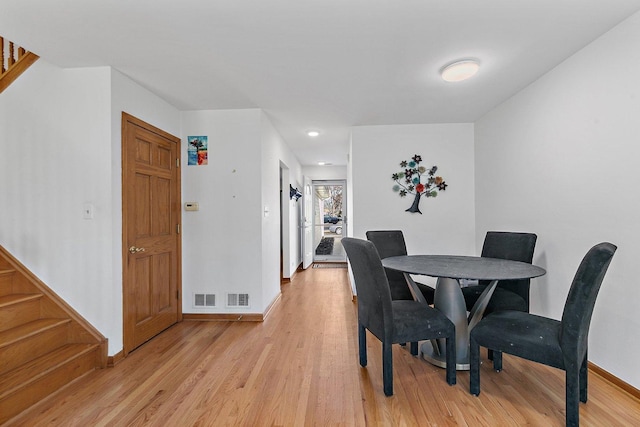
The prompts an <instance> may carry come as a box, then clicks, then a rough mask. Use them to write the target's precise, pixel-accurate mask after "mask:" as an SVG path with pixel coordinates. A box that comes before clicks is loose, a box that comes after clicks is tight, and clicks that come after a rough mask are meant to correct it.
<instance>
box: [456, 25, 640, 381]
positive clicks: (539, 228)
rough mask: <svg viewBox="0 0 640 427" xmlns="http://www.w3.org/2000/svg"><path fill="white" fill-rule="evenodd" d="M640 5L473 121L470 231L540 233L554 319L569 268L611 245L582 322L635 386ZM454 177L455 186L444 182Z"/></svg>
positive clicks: (594, 354) (542, 290)
mask: <svg viewBox="0 0 640 427" xmlns="http://www.w3.org/2000/svg"><path fill="white" fill-rule="evenodd" d="M639 47H640V14H635V15H633V16H632V17H631V18H629V19H627V20H626V21H625V22H623V23H622V24H620V25H619V26H617V27H616V28H614V29H613V30H611V31H610V32H609V33H607V34H605V35H604V36H602V37H600V38H599V39H598V40H596V41H595V42H593V43H592V44H590V45H589V46H587V47H586V48H584V49H583V50H582V51H580V52H578V53H577V54H575V55H574V56H573V57H571V58H569V59H567V60H566V61H565V62H564V63H562V64H561V65H560V66H558V67H557V68H556V69H554V70H552V71H551V72H549V73H548V74H547V75H545V76H544V77H543V78H541V79H540V80H538V81H537V82H535V83H534V84H532V85H531V86H529V87H528V88H527V89H525V90H523V91H522V92H521V93H519V94H518V95H517V96H515V97H513V98H512V99H511V100H509V101H508V102H506V103H505V104H503V105H501V106H499V107H498V108H496V109H495V110H494V111H492V112H491V113H490V114H488V115H487V116H486V117H484V118H483V119H481V120H479V121H478V122H477V123H476V126H475V139H476V201H477V204H476V223H477V239H478V242H481V241H482V238H483V236H484V232H485V231H486V230H489V229H510V230H522V231H531V232H535V233H537V234H538V243H537V247H536V252H535V256H534V263H535V264H539V265H541V266H543V267H545V268H546V269H547V275H546V276H544V277H542V278H539V279H534V280H533V281H532V286H531V310H532V312H534V313H538V314H542V315H545V316H550V317H553V318H556V319H559V318H560V317H561V315H562V308H563V306H564V302H565V298H566V295H567V292H568V289H569V286H570V283H571V280H572V278H573V275H574V274H575V271H576V268H577V266H578V264H579V262H580V260H581V259H582V257H583V256H584V254H585V253H586V252H587V250H588V249H589V248H590V247H591V246H593V245H594V244H596V243H599V242H601V241H611V242H612V243H614V244H616V245H618V252H617V253H616V255H615V256H614V259H613V262H612V264H611V267H610V269H609V272H608V273H607V276H606V277H605V281H604V283H603V285H602V289H601V292H600V296H599V298H598V301H597V304H596V307H595V312H594V315H593V320H592V324H591V332H590V347H589V359H590V360H591V361H592V362H593V363H595V364H596V365H598V366H600V367H602V368H603V369H605V370H607V371H609V372H610V373H612V374H613V375H615V376H617V377H619V378H621V379H623V380H624V381H626V382H628V383H630V384H631V385H633V386H634V387H637V388H640V370H638V367H637V360H638V353H640V334H638V332H637V331H638V330H639V329H640V318H638V316H637V314H636V311H637V305H638V301H640V286H638V284H637V274H636V273H637V271H636V269H635V266H636V264H637V263H638V255H639V254H640V221H638V218H639V217H640V199H639V198H638V197H637V194H638V183H639V182H640V181H639V180H638V159H640V145H639V144H638V135H640V80H638V76H639V75H640V49H639ZM452 189H453V186H452Z"/></svg>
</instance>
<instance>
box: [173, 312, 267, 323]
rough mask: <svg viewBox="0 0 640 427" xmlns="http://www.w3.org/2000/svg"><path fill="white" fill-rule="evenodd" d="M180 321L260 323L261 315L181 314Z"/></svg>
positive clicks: (262, 318)
mask: <svg viewBox="0 0 640 427" xmlns="http://www.w3.org/2000/svg"><path fill="white" fill-rule="evenodd" d="M182 320H198V321H203V322H220V321H222V322H262V321H263V320H264V314H261V313H183V315H182Z"/></svg>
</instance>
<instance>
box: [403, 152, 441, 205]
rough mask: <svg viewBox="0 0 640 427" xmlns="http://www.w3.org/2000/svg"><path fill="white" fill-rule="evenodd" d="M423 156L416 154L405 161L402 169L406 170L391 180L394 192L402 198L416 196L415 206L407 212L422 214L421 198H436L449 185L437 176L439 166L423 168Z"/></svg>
mask: <svg viewBox="0 0 640 427" xmlns="http://www.w3.org/2000/svg"><path fill="white" fill-rule="evenodd" d="M421 162H422V156H420V155H419V154H416V155H415V156H413V157H412V158H411V160H409V161H407V160H403V161H401V162H400V167H401V168H404V170H401V171H400V172H396V173H394V174H393V175H392V176H391V178H392V179H393V180H394V181H395V183H396V185H394V186H393V191H395V192H396V193H398V195H399V196H400V197H407V194H412V195H414V196H415V197H414V199H413V204H412V205H411V207H410V208H409V209H406V212H417V213H419V214H422V212H420V198H421V197H423V196H424V197H436V196H437V195H438V192H440V191H444V190H446V189H447V184H446V183H445V182H444V179H443V178H442V177H441V176H437V175H436V172H437V171H438V167H437V166H431V168H430V169H427V168H425V167H424V166H421V165H420V163H421Z"/></svg>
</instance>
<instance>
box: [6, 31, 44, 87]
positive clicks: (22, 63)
mask: <svg viewBox="0 0 640 427" xmlns="http://www.w3.org/2000/svg"><path fill="white" fill-rule="evenodd" d="M38 58H39V56H38V55H36V54H35V53H33V52H28V51H26V50H25V49H24V48H23V47H20V46H17V45H16V44H15V43H13V42H12V41H9V40H6V39H4V38H3V37H0V61H1V63H0V93H2V92H3V91H4V90H5V89H6V88H7V87H9V85H10V84H11V83H13V81H14V80H15V79H17V78H18V77H19V76H20V74H22V73H24V71H25V70H26V69H27V68H29V67H30V66H31V64H33V63H34V62H36V60H37V59H38Z"/></svg>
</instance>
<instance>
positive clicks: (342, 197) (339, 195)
mask: <svg viewBox="0 0 640 427" xmlns="http://www.w3.org/2000/svg"><path fill="white" fill-rule="evenodd" d="M345 189H346V181H344V180H340V181H313V191H312V192H313V202H312V203H313V206H312V208H313V247H314V253H313V260H314V262H315V261H320V262H327V261H328V262H345V261H346V260H347V258H346V253H345V251H344V248H343V247H342V243H341V240H342V238H343V237H345V236H346V233H347V218H346V215H345V213H346V206H347V205H346V203H347V201H346V192H345Z"/></svg>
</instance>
